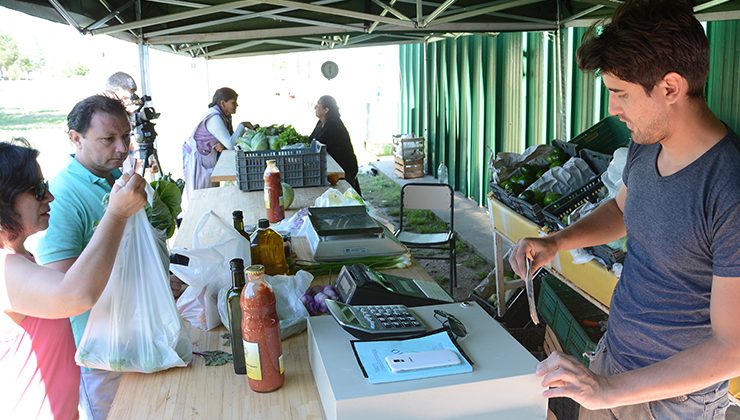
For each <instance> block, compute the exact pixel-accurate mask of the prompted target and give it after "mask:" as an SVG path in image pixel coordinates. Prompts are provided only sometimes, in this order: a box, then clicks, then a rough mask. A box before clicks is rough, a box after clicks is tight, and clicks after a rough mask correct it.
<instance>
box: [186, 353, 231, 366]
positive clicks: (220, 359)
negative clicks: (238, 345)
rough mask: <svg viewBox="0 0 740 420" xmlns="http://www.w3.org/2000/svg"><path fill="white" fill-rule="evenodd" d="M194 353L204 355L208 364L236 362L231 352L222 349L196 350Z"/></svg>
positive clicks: (216, 364)
mask: <svg viewBox="0 0 740 420" xmlns="http://www.w3.org/2000/svg"><path fill="white" fill-rule="evenodd" d="M193 354H196V355H198V356H202V357H203V358H204V359H205V360H206V366H222V365H225V364H227V363H233V362H234V357H233V356H232V355H231V354H230V353H226V352H225V351H221V350H206V351H194V352H193Z"/></svg>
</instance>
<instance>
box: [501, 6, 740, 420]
mask: <svg viewBox="0 0 740 420" xmlns="http://www.w3.org/2000/svg"><path fill="white" fill-rule="evenodd" d="M708 51H709V46H708V41H707V38H706V36H705V34H704V31H703V28H702V26H701V24H700V23H699V22H698V21H697V20H696V18H695V17H694V16H693V11H692V9H691V5H690V4H689V3H688V2H686V1H684V0H679V1H674V0H651V1H644V0H643V1H640V0H638V1H634V0H628V1H626V2H625V3H624V4H623V5H622V6H620V7H619V8H618V9H617V11H616V12H615V15H614V16H613V17H612V20H611V22H609V23H606V24H603V26H602V27H601V28H600V29H598V30H597V27H595V26H594V27H592V28H591V30H590V31H589V32H588V33H587V34H586V36H585V37H584V42H583V44H582V45H581V47H580V48H579V50H578V64H579V67H580V68H581V69H583V70H587V71H590V70H598V71H600V72H601V75H602V78H603V82H604V85H605V86H606V87H607V88H608V89H609V91H610V97H609V112H610V113H612V114H614V115H617V116H619V118H620V120H622V121H624V122H625V123H626V124H627V127H628V128H629V129H630V131H631V133H632V140H633V144H632V145H631V146H630V151H629V155H628V159H627V164H626V166H625V171H624V186H623V187H622V188H621V190H620V191H619V192H618V194H617V196H616V198H615V199H613V200H609V201H608V202H606V203H605V204H603V205H602V206H600V207H599V208H598V209H597V210H596V211H594V212H593V213H592V214H591V215H589V216H588V217H586V218H584V219H582V220H581V221H579V222H578V223H576V224H574V225H572V226H570V227H569V228H567V229H565V230H562V231H560V232H556V233H555V234H552V235H550V236H548V237H546V238H526V239H523V240H521V241H520V242H519V243H517V245H516V247H515V250H514V252H513V253H512V256H511V258H510V262H511V264H512V268H513V269H514V271H515V272H516V273H517V274H519V275H522V274H524V270H523V267H524V261H525V258H529V259H532V260H533V264H532V265H533V269H536V268H538V267H540V266H542V265H544V264H546V263H547V262H549V261H550V260H551V259H552V258H553V256H554V255H556V253H557V252H559V251H561V250H566V249H572V248H580V247H586V246H593V245H598V244H604V243H608V242H611V241H613V240H616V239H618V238H620V237H622V236H624V235H625V234H626V235H627V247H628V248H627V258H626V259H625V262H624V270H623V271H622V276H621V278H620V280H619V282H618V283H617V286H616V288H615V290H614V294H613V296H612V301H611V307H610V317H609V325H608V330H607V332H606V334H605V336H604V338H603V339H602V341H601V342H600V343H599V345H598V348H597V351H596V353H595V354H594V355H593V356H592V357H593V358H592V361H591V363H590V369H588V368H586V367H585V366H583V365H582V364H581V363H580V362H579V361H578V360H576V359H575V358H572V357H570V356H567V355H564V354H562V353H558V352H555V353H553V354H552V355H550V357H548V358H547V359H546V360H545V361H543V362H542V363H540V364H539V365H538V367H537V374H538V375H540V376H542V377H543V386H545V387H548V388H549V389H547V390H546V391H545V396H547V397H569V398H572V399H574V400H575V401H576V402H578V403H579V404H581V406H582V407H583V408H582V409H581V415H580V417H581V418H582V419H583V418H587V419H591V418H658V419H663V418H687V419H688V418H691V419H714V418H724V412H725V410H726V409H727V405H728V396H727V380H728V379H729V378H733V377H737V376H740V328H738V327H737V320H738V319H740V304H738V302H740V139H738V136H737V135H735V134H734V133H733V132H732V130H731V129H730V128H728V127H727V126H726V125H725V124H723V123H722V122H721V121H720V120H719V119H718V118H717V117H716V116H715V115H714V114H713V113H712V111H711V110H710V109H709V107H708V106H707V103H706V101H705V99H704V96H703V91H704V84H705V83H706V78H707V73H708V55H709V54H708Z"/></svg>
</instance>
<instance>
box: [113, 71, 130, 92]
mask: <svg viewBox="0 0 740 420" xmlns="http://www.w3.org/2000/svg"><path fill="white" fill-rule="evenodd" d="M105 89H106V90H109V91H115V90H116V89H124V90H130V91H135V90H136V81H134V78H133V77H131V75H130V74H128V73H124V72H122V71H119V72H116V73H113V74H112V75H111V76H110V77H109V78H108V80H106V81H105Z"/></svg>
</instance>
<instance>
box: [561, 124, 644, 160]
mask: <svg viewBox="0 0 740 420" xmlns="http://www.w3.org/2000/svg"><path fill="white" fill-rule="evenodd" d="M630 138H631V134H630V130H629V129H628V128H627V124H625V123H623V122H621V121H619V118H617V117H615V116H611V117H606V118H604V119H603V120H601V121H599V122H597V123H596V124H594V125H593V126H592V127H589V128H588V129H587V130H586V131H584V132H583V133H581V134H579V135H577V136H576V137H574V138H573V139H572V140H570V141H569V142H568V143H569V144H574V145H575V146H576V150H577V151H580V150H581V149H588V150H593V151H595V152H599V153H605V154H607V155H612V154H614V151H615V150H617V149H619V148H620V147H626V146H628V145H629V143H630Z"/></svg>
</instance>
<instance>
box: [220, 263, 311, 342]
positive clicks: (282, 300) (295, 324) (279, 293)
mask: <svg viewBox="0 0 740 420" xmlns="http://www.w3.org/2000/svg"><path fill="white" fill-rule="evenodd" d="M265 281H267V283H269V284H270V286H272V291H273V292H274V293H275V307H276V309H277V313H278V318H280V339H281V340H285V339H286V338H288V337H290V336H292V335H295V334H298V333H299V332H302V331H303V330H305V329H306V319H307V318H308V310H306V307H305V306H304V305H303V302H301V296H303V294H304V293H306V290H308V287H309V286H310V285H311V282H312V281H313V275H312V274H311V273H309V272H308V271H303V270H300V271H298V272H297V273H295V275H293V276H285V275H279V276H268V275H265ZM230 288H231V286H229V287H224V288H222V289H221V290H220V291H219V293H218V315H219V316H220V317H221V323H222V324H223V325H224V326H225V327H226V328H227V329H228V328H229V318H228V317H229V315H228V311H229V308H228V305H227V302H226V295H227V293H228V292H229V289H230Z"/></svg>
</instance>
